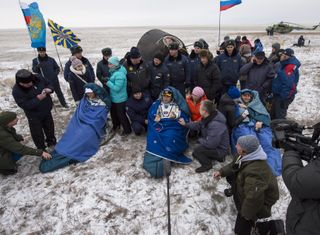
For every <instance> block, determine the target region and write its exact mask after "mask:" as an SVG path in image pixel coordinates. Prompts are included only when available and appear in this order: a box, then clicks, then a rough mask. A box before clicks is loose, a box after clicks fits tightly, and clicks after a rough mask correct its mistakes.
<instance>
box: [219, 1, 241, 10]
mask: <svg viewBox="0 0 320 235" xmlns="http://www.w3.org/2000/svg"><path fill="white" fill-rule="evenodd" d="M240 3H241V0H220V11H225V10H228V9H229V8H231V7H234V6H235V5H238V4H240Z"/></svg>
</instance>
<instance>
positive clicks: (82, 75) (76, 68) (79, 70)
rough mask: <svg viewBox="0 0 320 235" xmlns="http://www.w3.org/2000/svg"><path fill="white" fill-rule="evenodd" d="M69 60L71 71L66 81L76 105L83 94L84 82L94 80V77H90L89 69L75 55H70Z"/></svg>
mask: <svg viewBox="0 0 320 235" xmlns="http://www.w3.org/2000/svg"><path fill="white" fill-rule="evenodd" d="M70 61H71V67H70V70H71V73H70V75H69V78H68V82H69V85H70V89H71V93H72V97H73V99H74V101H75V102H76V104H77V105H78V104H79V102H80V100H81V98H82V97H83V95H84V88H83V86H84V85H85V83H86V82H94V79H92V78H91V76H90V73H89V70H87V69H86V66H84V65H83V63H82V61H81V60H79V59H78V58H77V57H75V56H71V57H70Z"/></svg>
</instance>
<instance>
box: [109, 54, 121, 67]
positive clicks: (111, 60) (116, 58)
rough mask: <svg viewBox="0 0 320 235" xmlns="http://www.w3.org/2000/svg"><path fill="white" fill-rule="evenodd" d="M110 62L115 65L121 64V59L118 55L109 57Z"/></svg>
mask: <svg viewBox="0 0 320 235" xmlns="http://www.w3.org/2000/svg"><path fill="white" fill-rule="evenodd" d="M108 63H109V64H113V65H114V66H119V64H120V61H119V59H118V57H116V56H112V57H111V58H109V59H108Z"/></svg>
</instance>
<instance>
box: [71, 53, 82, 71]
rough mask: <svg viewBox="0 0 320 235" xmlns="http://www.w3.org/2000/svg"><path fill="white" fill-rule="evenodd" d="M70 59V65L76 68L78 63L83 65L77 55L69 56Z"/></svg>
mask: <svg viewBox="0 0 320 235" xmlns="http://www.w3.org/2000/svg"><path fill="white" fill-rule="evenodd" d="M70 61H71V66H72V68H74V69H75V68H76V67H78V66H79V65H83V64H82V61H81V60H79V59H78V58H77V57H75V56H71V57H70Z"/></svg>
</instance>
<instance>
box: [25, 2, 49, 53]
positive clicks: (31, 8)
mask: <svg viewBox="0 0 320 235" xmlns="http://www.w3.org/2000/svg"><path fill="white" fill-rule="evenodd" d="M20 7H21V10H22V13H23V16H24V19H25V21H26V24H27V28H28V31H29V35H30V39H31V47H33V48H38V47H45V46H46V23H45V21H44V19H43V16H42V14H41V12H40V10H39V6H38V3H36V2H33V3H31V4H29V5H28V4H27V3H24V2H20Z"/></svg>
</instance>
